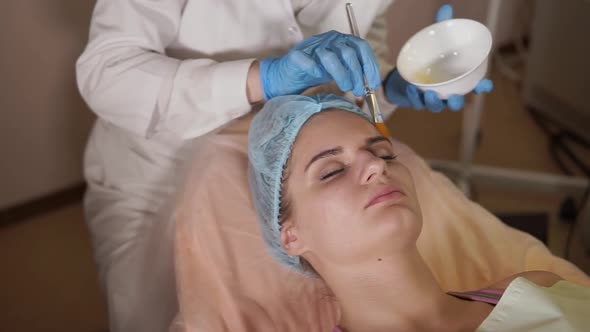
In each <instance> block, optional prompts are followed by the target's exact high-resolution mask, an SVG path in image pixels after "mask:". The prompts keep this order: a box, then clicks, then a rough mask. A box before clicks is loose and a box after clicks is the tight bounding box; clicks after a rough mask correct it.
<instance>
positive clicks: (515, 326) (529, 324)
mask: <svg viewBox="0 0 590 332" xmlns="http://www.w3.org/2000/svg"><path fill="white" fill-rule="evenodd" d="M589 314H590V288H588V287H583V286H579V285H576V284H574V283H571V282H569V281H566V280H561V281H559V282H557V283H556V284H555V285H553V286H551V287H542V286H538V285H536V284H535V283H533V282H531V281H529V280H527V279H525V278H523V277H519V278H516V279H514V280H513V281H512V282H511V283H510V285H508V288H506V291H505V292H504V295H502V298H501V299H500V301H499V302H498V304H497V305H496V306H495V307H494V309H493V310H492V312H491V313H490V315H489V316H488V317H487V318H486V319H485V320H484V321H483V322H482V323H481V325H480V326H479V327H478V328H477V330H476V332H496V331H503V332H521V331H522V332H524V331H526V332H553V331H559V332H584V331H590V315H589Z"/></svg>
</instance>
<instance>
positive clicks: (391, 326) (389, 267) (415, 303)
mask: <svg viewBox="0 0 590 332" xmlns="http://www.w3.org/2000/svg"><path fill="white" fill-rule="evenodd" d="M325 270H330V272H331V273H329V274H326V273H325V272H326V271H325ZM325 270H324V271H322V272H324V273H322V276H323V278H324V280H325V281H326V283H327V284H328V285H329V286H330V288H331V289H332V291H333V292H334V295H335V296H336V298H338V300H339V303H340V307H341V310H342V320H341V326H342V327H343V328H344V329H345V330H346V331H410V330H424V331H427V330H440V328H441V326H448V321H447V319H446V318H447V317H448V316H449V314H450V313H451V312H452V311H453V310H455V311H456V309H457V305H461V304H460V303H458V300H456V299H454V298H452V297H450V296H448V295H447V294H445V293H444V292H443V291H442V290H441V289H440V287H439V285H438V283H437V282H436V280H435V278H434V276H433V275H432V272H431V271H430V269H429V268H428V267H427V266H426V264H425V263H424V260H423V259H422V257H421V256H420V254H419V253H418V250H417V249H416V248H415V247H414V248H411V249H409V250H408V251H404V252H401V253H398V254H396V255H392V256H389V257H381V258H380V259H377V258H376V259H375V260H374V261H371V262H368V263H364V264H362V265H359V266H355V267H354V268H351V267H348V268H346V269H345V270H339V269H338V268H335V267H332V268H328V269H325ZM459 302H460V301H459ZM425 317H428V318H427V319H425Z"/></svg>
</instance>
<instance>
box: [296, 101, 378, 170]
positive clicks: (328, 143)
mask: <svg viewBox="0 0 590 332" xmlns="http://www.w3.org/2000/svg"><path fill="white" fill-rule="evenodd" d="M376 135H379V132H378V131H377V129H376V128H375V127H374V126H373V124H372V123H370V122H369V121H367V120H366V119H364V118H362V117H361V116H359V115H356V114H353V113H350V112H346V111H341V110H334V111H326V112H322V113H319V114H317V115H315V116H314V117H312V118H311V119H309V120H308V122H307V123H306V124H305V125H304V126H303V128H302V129H301V131H300V132H299V135H298V136H297V139H296V140H295V145H294V147H293V157H294V158H295V159H297V157H298V156H304V155H309V154H312V153H314V152H317V151H320V150H323V149H330V148H333V147H336V146H342V147H344V146H346V145H361V144H364V142H365V141H366V139H367V138H370V137H374V136H376Z"/></svg>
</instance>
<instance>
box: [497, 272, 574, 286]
mask: <svg viewBox="0 0 590 332" xmlns="http://www.w3.org/2000/svg"><path fill="white" fill-rule="evenodd" d="M518 277H523V278H525V279H527V280H529V281H532V282H534V283H535V284H537V285H539V286H543V287H551V286H553V285H554V284H555V283H556V282H558V281H560V280H563V278H562V277H560V276H558V275H557V274H555V273H553V272H549V271H527V272H521V273H517V274H513V275H511V276H509V277H508V278H505V279H503V280H500V281H498V282H496V283H494V284H492V285H490V287H489V288H499V289H505V288H507V287H508V285H510V283H511V282H512V280H514V279H516V278H518Z"/></svg>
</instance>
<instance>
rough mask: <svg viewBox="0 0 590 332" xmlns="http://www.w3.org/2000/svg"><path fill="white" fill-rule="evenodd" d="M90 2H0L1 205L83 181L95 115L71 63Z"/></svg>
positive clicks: (81, 40)
mask: <svg viewBox="0 0 590 332" xmlns="http://www.w3.org/2000/svg"><path fill="white" fill-rule="evenodd" d="M93 4H94V2H93V1H84V0H51V1H46V0H4V1H0V22H2V23H1V24H0V26H1V27H2V28H1V29H0V44H1V46H0V47H1V49H2V51H1V52H0V73H1V74H0V75H1V76H0V112H1V113H0V114H1V115H2V117H1V119H0V208H3V207H7V206H11V205H13V204H18V203H20V202H22V201H25V200H28V199H31V198H35V197H38V196H42V195H44V194H47V193H49V192H53V191H56V190H60V189H63V188H65V187H68V186H70V185H72V184H76V183H79V182H80V181H82V173H81V160H82V159H81V158H82V151H83V147H84V144H85V141H86V138H87V135H88V131H89V128H90V125H91V123H92V121H93V116H92V114H91V113H90V111H88V110H87V108H86V106H85V105H84V103H83V102H82V101H81V99H80V97H79V96H78V92H77V88H76V86H75V76H74V62H75V59H76V58H77V56H78V55H79V54H80V52H81V51H82V49H83V47H84V44H85V40H86V38H87V31H88V22H89V17H90V13H91V10H92V6H93Z"/></svg>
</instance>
